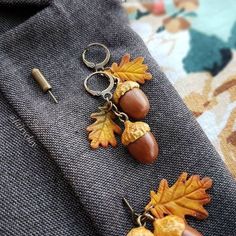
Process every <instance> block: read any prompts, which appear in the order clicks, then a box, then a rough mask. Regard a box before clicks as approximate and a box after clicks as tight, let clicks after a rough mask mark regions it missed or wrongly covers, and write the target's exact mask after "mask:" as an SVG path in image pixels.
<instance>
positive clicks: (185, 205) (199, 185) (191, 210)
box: [145, 173, 212, 219]
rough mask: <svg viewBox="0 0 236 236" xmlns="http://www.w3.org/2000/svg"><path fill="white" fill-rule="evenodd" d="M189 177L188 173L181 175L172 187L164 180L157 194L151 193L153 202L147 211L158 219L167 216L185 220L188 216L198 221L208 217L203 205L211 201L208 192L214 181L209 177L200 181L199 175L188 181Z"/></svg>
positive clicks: (149, 204)
mask: <svg viewBox="0 0 236 236" xmlns="http://www.w3.org/2000/svg"><path fill="white" fill-rule="evenodd" d="M187 176H188V174H187V173H183V174H182V175H180V177H179V179H178V180H177V181H176V183H175V184H174V185H173V186H172V187H169V186H168V182H167V180H166V179H163V180H162V181H161V182H160V185H159V189H158V191H157V193H155V192H154V191H151V201H150V202H149V203H148V204H147V206H146V207H145V210H149V211H150V212H151V213H152V215H153V216H154V217H155V218H158V219H160V218H163V217H165V216H166V215H175V216H178V217H181V218H183V219H185V216H186V215H190V216H193V217H195V218H197V219H205V218H206V217H208V212H207V211H206V210H205V209H204V207H203V205H205V204H207V203H209V202H210V201H211V197H210V196H209V195H208V194H207V193H206V190H207V189H209V188H211V186H212V180H211V179H210V178H209V177H205V178H202V179H200V177H199V176H198V175H193V176H191V177H190V178H189V179H187Z"/></svg>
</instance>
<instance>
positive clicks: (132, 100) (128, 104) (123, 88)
mask: <svg viewBox="0 0 236 236" xmlns="http://www.w3.org/2000/svg"><path fill="white" fill-rule="evenodd" d="M139 87H140V85H139V84H138V83H137V82H134V81H125V82H119V83H118V85H117V87H116V90H115V92H114V95H113V100H114V102H115V104H118V105H119V107H120V108H121V109H122V110H123V111H124V112H125V113H126V114H127V115H128V116H129V117H130V118H132V119H135V120H141V119H143V118H145V116H146V115H147V113H148V112H149V109H150V104H149V101H148V98H147V96H146V95H145V93H144V92H143V91H142V90H141V89H140V88H139Z"/></svg>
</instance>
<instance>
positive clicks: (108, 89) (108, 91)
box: [84, 71, 115, 99]
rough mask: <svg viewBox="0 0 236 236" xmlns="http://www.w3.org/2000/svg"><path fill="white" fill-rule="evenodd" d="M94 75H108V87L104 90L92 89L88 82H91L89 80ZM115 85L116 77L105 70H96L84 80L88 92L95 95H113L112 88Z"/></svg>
mask: <svg viewBox="0 0 236 236" xmlns="http://www.w3.org/2000/svg"><path fill="white" fill-rule="evenodd" d="M94 75H103V76H104V77H106V78H107V79H108V80H109V85H108V87H107V88H106V89H104V90H102V91H99V90H92V89H90V88H89V85H88V82H89V80H91V79H92V78H93V76H94ZM114 85H115V81H114V78H113V77H112V76H111V75H109V74H108V73H106V72H103V71H96V72H94V73H92V74H90V75H89V76H88V77H87V78H86V79H85V80H84V87H85V89H86V91H87V92H88V93H90V94H91V95H93V96H103V97H104V98H105V97H106V95H107V94H108V95H109V96H111V97H112V94H111V90H112V89H113V88H114ZM110 99H111V98H110Z"/></svg>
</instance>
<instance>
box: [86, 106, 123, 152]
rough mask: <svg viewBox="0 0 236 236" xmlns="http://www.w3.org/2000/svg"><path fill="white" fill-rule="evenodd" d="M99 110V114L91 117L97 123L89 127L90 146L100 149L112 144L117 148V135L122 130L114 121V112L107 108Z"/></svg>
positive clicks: (93, 114)
mask: <svg viewBox="0 0 236 236" xmlns="http://www.w3.org/2000/svg"><path fill="white" fill-rule="evenodd" d="M99 109H100V111H99V112H97V113H92V115H91V118H92V119H95V120H96V121H95V122H94V123H93V124H91V125H89V126H88V127H87V131H88V132H89V136H88V138H89V140H90V141H91V143H90V146H91V147H92V148H98V147H99V146H102V147H108V145H109V144H111V145H112V146H113V147H115V146H116V145H117V141H116V137H115V133H116V134H120V133H121V128H120V127H119V126H118V125H117V124H116V123H115V122H114V121H113V119H114V118H115V115H114V113H113V112H112V111H107V110H106V107H100V108H99Z"/></svg>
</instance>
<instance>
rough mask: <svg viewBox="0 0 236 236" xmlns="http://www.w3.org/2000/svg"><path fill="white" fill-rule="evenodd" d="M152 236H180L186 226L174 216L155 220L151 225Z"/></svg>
mask: <svg viewBox="0 0 236 236" xmlns="http://www.w3.org/2000/svg"><path fill="white" fill-rule="evenodd" d="M153 226H154V235H163V236H167V235H176V236H182V234H183V232H184V230H185V228H186V226H185V222H184V220H183V219H182V218H180V217H178V216H174V215H169V216H166V217H164V218H162V219H156V220H155V221H154V223H153Z"/></svg>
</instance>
